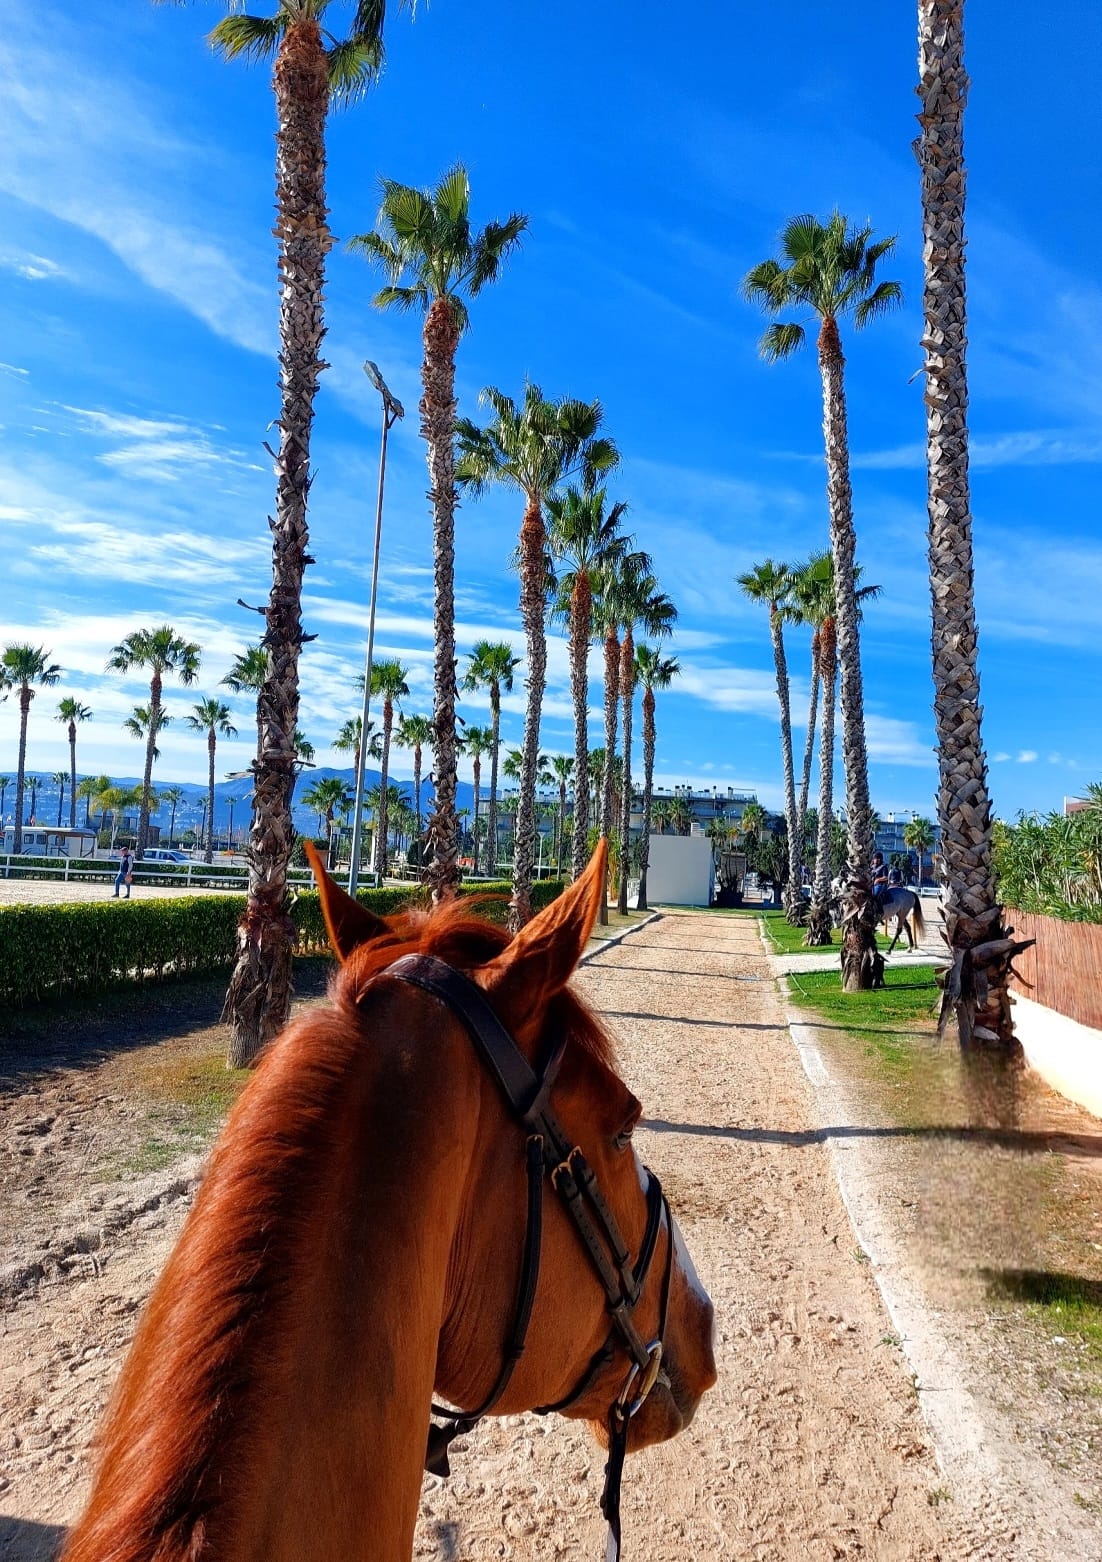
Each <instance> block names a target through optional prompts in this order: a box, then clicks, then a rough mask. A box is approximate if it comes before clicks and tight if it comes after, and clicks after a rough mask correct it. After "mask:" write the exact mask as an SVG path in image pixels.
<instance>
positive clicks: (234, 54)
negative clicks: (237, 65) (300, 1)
mask: <svg viewBox="0 0 1102 1562" xmlns="http://www.w3.org/2000/svg"><path fill="white" fill-rule="evenodd" d="M284 25H285V24H284V21H283V19H282V18H281V17H280V16H249V15H248V14H241V13H238V14H235V15H233V16H224V17H223V18H222V20H221V21H220V22H219V23H218V25H217V26H216V27H212V28H211V31H210V33H209V34H208V35H207V36H208V38H209V40H210V45H211V48H212V49H215V50H216V51H217V52H218V53H219V54H221V55H222V57H223V59H227V60H236V59H239V58H240V57H241V56H242V55H244V57H245V58H246V59H247V60H270V59H271V58H272V56H273V55H274V54H275V52H276V50H277V49H278V48H279V43H280V39H281V38H282V37H283V32H284Z"/></svg>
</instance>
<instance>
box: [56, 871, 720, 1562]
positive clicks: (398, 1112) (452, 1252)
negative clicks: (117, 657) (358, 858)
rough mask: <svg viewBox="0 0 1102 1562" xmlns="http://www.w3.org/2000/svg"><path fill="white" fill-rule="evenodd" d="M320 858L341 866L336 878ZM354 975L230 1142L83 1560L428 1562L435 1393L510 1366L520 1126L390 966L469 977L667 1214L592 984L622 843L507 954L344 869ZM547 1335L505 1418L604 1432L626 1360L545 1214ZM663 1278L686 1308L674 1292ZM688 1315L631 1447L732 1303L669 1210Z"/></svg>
mask: <svg viewBox="0 0 1102 1562" xmlns="http://www.w3.org/2000/svg"><path fill="white" fill-rule="evenodd" d="M316 866H317V865H316ZM319 882H320V887H321V891H322V901H323V906H324V908H325V912H326V921H327V924H328V926H329V931H330V936H331V939H332V941H333V944H334V947H335V949H336V952H337V954H338V956H339V958H340V960H341V967H340V970H339V971H338V973H337V974H336V976H335V977H334V979H333V982H332V987H331V995H330V996H331V1004H330V1006H328V1007H327V1008H324V1009H321V1008H318V1009H314V1010H312V1011H311V1012H309V1013H307V1014H305V1015H303V1016H302V1017H301V1018H299V1019H297V1020H295V1021H294V1022H293V1023H292V1024H291V1025H289V1026H288V1028H287V1029H286V1030H285V1031H284V1032H283V1033H282V1035H281V1036H280V1037H278V1038H277V1040H276V1041H275V1042H274V1043H273V1044H272V1046H271V1048H270V1049H269V1050H268V1052H267V1054H266V1056H265V1057H264V1059H263V1060H262V1062H261V1064H260V1067H259V1068H258V1070H257V1072H256V1074H255V1076H254V1078H253V1079H252V1080H251V1081H250V1082H249V1085H248V1087H247V1088H246V1090H245V1091H244V1093H243V1094H242V1096H241V1099H240V1100H239V1102H238V1103H237V1106H236V1107H235V1108H234V1111H233V1113H232V1114H231V1116H230V1119H229V1122H228V1123H227V1125H226V1128H225V1130H224V1131H223V1134H222V1136H221V1138H220V1140H219V1142H218V1144H217V1146H216V1147H215V1149H214V1151H213V1153H212V1156H211V1159H210V1164H209V1167H208V1169H207V1172H206V1175H205V1177H204V1179H203V1183H202V1186H201V1188H200V1191H199V1194H198V1197H197V1199H196V1203H195V1207H194V1209H193V1210H192V1212H191V1214H190V1216H189V1218H188V1221H187V1223H186V1225H185V1227H184V1230H183V1233H182V1234H181V1237H180V1240H179V1242H178V1244H177V1246H176V1249H175V1251H174V1252H173V1254H172V1256H171V1258H170V1259H169V1262H168V1265H167V1267H166V1269H165V1271H164V1273H163V1274H162V1276H161V1278H160V1280H159V1282H158V1284H157V1286H156V1288H155V1289H154V1292H153V1294H152V1297H151V1298H150V1300H149V1303H148V1305H147V1306H146V1309H145V1312H144V1315H143V1317H142V1320H141V1323H140V1326H139V1329H138V1332H137V1336H136V1338H135V1340H134V1344H133V1346H132V1348H131V1350H130V1354H129V1356H128V1358H127V1361H126V1363H125V1365H124V1367H123V1370H122V1374H121V1378H120V1381H119V1384H118V1387H117V1389H116V1392H115V1397H114V1400H113V1402H112V1405H111V1407H110V1409H109V1411H108V1415H107V1418H106V1421H105V1424H104V1427H103V1429H102V1432H101V1436H100V1440H99V1441H100V1455H99V1463H98V1470H97V1473H96V1478H95V1482H94V1485H93V1488H92V1493H91V1497H90V1500H89V1502H88V1506H87V1509H86V1510H85V1512H84V1514H83V1516H82V1517H81V1518H80V1520H79V1521H78V1522H77V1524H76V1525H75V1527H74V1529H73V1530H72V1532H71V1534H70V1536H69V1539H68V1542H67V1544H66V1546H65V1549H64V1551H63V1553H62V1556H63V1558H64V1562H108V1559H109V1562H351V1559H355V1558H362V1559H364V1562H369V1559H370V1562H408V1559H409V1558H410V1556H411V1553H412V1546H413V1530H414V1523H415V1521H416V1517H417V1507H418V1500H419V1493H420V1487H421V1478H422V1463H423V1460H424V1457H425V1448H426V1434H427V1430H428V1426H429V1404H430V1399H431V1395H432V1392H433V1389H434V1386H435V1389H436V1391H437V1392H438V1393H439V1394H442V1395H443V1396H445V1397H446V1398H447V1399H448V1400H449V1401H451V1402H452V1403H453V1404H455V1405H459V1406H464V1407H472V1406H476V1405H480V1404H481V1403H482V1401H483V1399H484V1398H485V1397H486V1396H487V1393H488V1390H489V1389H490V1387H491V1385H493V1384H494V1383H495V1382H496V1381H497V1380H498V1378H499V1375H500V1368H501V1359H502V1352H503V1349H504V1345H503V1342H504V1341H505V1340H507V1338H508V1337H509V1335H510V1329H511V1326H512V1324H513V1322H514V1316H515V1309H516V1298H517V1285H518V1279H517V1276H518V1270H519V1268H520V1265H521V1254H522V1251H523V1250H524V1249H525V1230H526V1206H527V1204H528V1199H529V1195H528V1194H527V1193H526V1184H525V1175H524V1162H525V1133H524V1130H523V1129H522V1128H521V1127H520V1126H519V1125H518V1123H517V1122H516V1119H515V1118H514V1117H513V1116H512V1115H510V1112H509V1110H508V1107H507V1104H506V1102H505V1100H504V1098H503V1095H502V1092H501V1090H500V1088H499V1086H498V1083H497V1081H496V1080H494V1079H493V1078H491V1076H490V1074H489V1072H488V1070H487V1068H486V1067H485V1066H484V1064H483V1063H482V1061H481V1060H480V1059H479V1057H478V1056H477V1054H476V1051H475V1048H474V1047H473V1046H472V1041H471V1036H470V1034H469V1032H468V1031H467V1030H466V1029H465V1027H464V1024H463V1023H462V1021H461V1020H460V1018H459V1016H458V1014H457V1013H456V1012H455V1011H454V1010H453V1009H452V1008H450V1007H449V1006H448V1005H447V1004H446V1003H444V1002H442V1001H441V999H440V998H439V997H438V996H434V995H433V994H432V993H430V992H427V991H424V990H422V989H421V988H419V987H417V986H413V985H410V983H409V982H408V981H405V980H401V979H399V977H398V976H397V975H390V974H388V969H387V968H388V967H389V966H390V965H391V964H392V963H393V962H395V961H397V960H398V959H400V958H401V957H403V956H406V955H410V954H418V955H421V956H424V955H432V956H436V957H437V958H438V959H439V960H441V961H445V962H447V963H448V965H450V966H451V967H453V968H454V969H456V970H459V971H462V972H464V973H465V974H466V976H467V978H468V979H469V980H470V982H471V983H473V984H474V985H475V986H476V987H477V988H478V989H480V990H481V993H482V994H484V995H485V998H486V999H487V1000H488V1003H489V1005H490V1007H491V1008H492V1010H493V1011H494V1013H495V1014H496V1015H497V1017H498V1019H499V1020H500V1021H501V1023H502V1024H503V1025H504V1027H505V1029H506V1030H507V1031H508V1032H509V1033H510V1034H511V1036H512V1038H513V1041H514V1042H515V1043H516V1047H517V1048H518V1049H519V1051H520V1053H521V1054H522V1055H523V1057H524V1058H525V1059H527V1060H528V1061H529V1063H531V1064H532V1066H533V1067H535V1066H536V1065H537V1063H538V1061H539V1060H541V1059H546V1058H547V1057H548V1056H550V1055H553V1054H555V1055H557V1054H558V1053H559V1052H560V1050H561V1059H560V1058H559V1057H558V1056H556V1061H557V1062H558V1071H557V1075H556V1077H555V1082H554V1090H553V1103H554V1111H555V1114H556V1115H557V1119H558V1121H559V1123H561V1125H562V1127H563V1131H564V1133H565V1134H566V1135H568V1136H569V1142H570V1143H571V1144H577V1145H580V1146H581V1147H582V1149H583V1150H584V1153H585V1156H586V1157H587V1158H588V1161H589V1163H590V1165H591V1166H592V1168H593V1170H594V1171H595V1173H596V1175H597V1178H598V1180H599V1183H600V1187H601V1190H602V1192H603V1194H604V1198H605V1200H606V1201H607V1204H608V1206H609V1207H610V1208H611V1211H612V1215H613V1217H614V1219H615V1222H616V1224H618V1225H619V1227H620V1229H621V1231H622V1232H623V1233H624V1239H625V1242H626V1243H627V1244H628V1245H629V1247H630V1249H631V1251H632V1252H634V1253H638V1252H639V1251H640V1244H641V1242H643V1241H644V1240H645V1233H646V1232H647V1230H648V1227H649V1224H650V1223H649V1220H648V1204H649V1202H650V1201H649V1200H648V1198H647V1197H645V1195H644V1187H645V1178H646V1174H645V1173H644V1171H643V1169H642V1167H641V1165H640V1163H639V1161H638V1160H637V1158H636V1155H635V1152H634V1150H633V1149H632V1146H631V1142H630V1136H631V1131H632V1128H633V1127H634V1125H635V1123H636V1122H637V1121H638V1119H639V1116H640V1111H641V1107H640V1103H639V1102H638V1101H637V1100H636V1098H635V1097H634V1096H633V1095H632V1093H631V1091H630V1090H628V1088H627V1086H626V1085H624V1083H623V1082H622V1081H621V1080H620V1079H619V1078H618V1076H617V1074H616V1073H615V1071H614V1068H613V1064H612V1049H611V1043H610V1041H609V1038H608V1037H607V1035H606V1034H605V1033H604V1031H603V1030H602V1029H601V1027H600V1025H599V1023H598V1022H597V1020H596V1019H595V1017H594V1016H593V1014H592V1013H591V1012H590V1011H589V1010H588V1009H587V1008H586V1007H585V1006H584V1005H583V1004H582V1003H581V1001H580V1000H579V999H578V998H577V997H576V996H575V995H574V994H573V993H572V992H571V991H570V990H569V989H568V988H567V982H568V980H569V978H570V975H571V973H572V972H573V970H574V967H575V965H576V964H577V961H578V959H579V957H580V955H581V953H582V951H583V950H584V948H585V945H586V941H587V939H588V937H589V934H590V932H591V930H592V927H593V923H594V920H595V918H596V915H597V909H598V906H599V903H600V900H601V897H602V896H603V894H604V886H605V850H604V847H603V846H602V847H600V848H598V851H597V853H596V854H595V856H594V859H593V861H592V862H591V863H590V866H589V868H588V869H587V870H586V872H585V874H584V875H583V876H582V877H581V878H580V879H579V880H578V881H577V883H575V884H574V885H573V886H571V887H570V888H569V889H567V890H566V891H565V892H564V894H563V895H561V896H560V897H559V899H558V900H556V901H555V902H553V903H552V904H551V905H550V906H548V907H547V908H546V909H545V910H544V911H542V912H541V913H540V914H539V915H538V916H537V917H535V918H534V919H533V920H532V921H531V922H529V923H528V925H527V926H526V927H525V928H524V929H523V930H522V931H521V932H520V933H519V934H518V935H517V936H516V937H515V938H514V939H513V940H512V941H511V942H510V941H509V940H508V938H507V935H505V934H504V933H503V932H501V931H500V930H499V929H498V928H496V927H494V926H493V925H491V924H490V923H488V922H484V921H480V920H477V919H475V918H473V917H472V916H471V914H470V911H469V908H467V909H465V908H464V906H463V905H462V903H461V902H459V903H457V902H452V903H450V904H447V905H444V906H441V907H439V908H437V909H435V910H433V911H430V912H423V911H415V912H406V913H403V914H401V915H399V916H397V917H394V918H392V919H389V920H388V921H385V922H384V921H381V920H380V919H378V918H376V917H374V916H372V915H371V914H370V913H369V912H367V911H366V910H364V909H363V908H362V907H361V906H359V905H357V903H356V902H355V901H353V900H351V899H350V898H349V897H348V896H346V895H344V893H343V892H342V891H341V890H339V889H337V887H336V886H335V885H333V884H332V882H331V881H329V880H328V879H326V878H325V877H324V876H321V877H320V879H319ZM545 1202H546V1212H545V1215H544V1218H543V1229H542V1254H541V1256H540V1260H539V1266H538V1276H539V1278H538V1284H537V1285H536V1288H535V1294H534V1299H533V1305H532V1310H531V1322H530V1328H529V1330H528V1337H527V1349H526V1350H525V1351H524V1353H523V1354H522V1355H521V1356H520V1358H519V1360H518V1361H517V1363H516V1366H515V1370H514V1371H513V1373H512V1375H511V1377H510V1378H509V1381H508V1385H507V1388H506V1390H505V1392H504V1394H503V1395H502V1397H501V1399H500V1401H499V1402H498V1403H497V1404H496V1405H495V1406H494V1413H495V1414H502V1415H510V1414H516V1413H517V1412H520V1411H525V1410H530V1409H532V1408H534V1407H536V1406H545V1405H554V1404H555V1403H556V1402H557V1401H560V1400H563V1399H566V1398H569V1397H570V1396H571V1395H572V1394H574V1393H576V1392H577V1390H578V1386H579V1384H580V1385H581V1388H582V1392H581V1393H580V1396H579V1397H577V1398H576V1399H574V1401H573V1402H572V1403H571V1404H570V1405H569V1408H568V1409H567V1411H566V1413H567V1414H569V1415H571V1416H574V1417H581V1418H584V1419H588V1420H590V1421H592V1422H596V1423H603V1422H605V1420H606V1418H607V1416H608V1413H609V1406H610V1403H612V1402H614V1401H615V1400H616V1396H617V1392H618V1390H619V1389H620V1386H621V1385H622V1384H623V1383H624V1380H625V1375H626V1373H627V1371H628V1368H629V1366H630V1362H629V1360H628V1357H627V1355H626V1353H625V1350H624V1349H623V1348H622V1347H621V1346H619V1344H617V1345H616V1348H615V1349H614V1350H609V1352H608V1353H607V1354H608V1357H609V1358H610V1359H608V1360H607V1362H606V1363H605V1364H603V1365H601V1366H600V1369H599V1370H598V1371H597V1372H596V1375H595V1376H592V1377H589V1376H587V1370H590V1371H591V1363H592V1362H593V1361H594V1360H595V1359H596V1360H597V1361H598V1362H600V1360H601V1358H600V1350H601V1346H602V1345H603V1344H604V1343H605V1341H606V1340H608V1339H609V1313H608V1311H607V1309H606V1298H605V1294H604V1292H603V1290H602V1288H601V1285H600V1284H599V1283H598V1281H597V1278H596V1275H595V1273H594V1268H593V1264H592V1260H591V1257H590V1254H589V1253H588V1252H587V1251H586V1249H585V1247H584V1246H583V1243H582V1242H580V1241H579V1240H578V1235H577V1233H576V1231H575V1230H574V1228H573V1226H572V1225H571V1223H570V1220H569V1218H568V1215H567V1213H566V1212H565V1211H564V1209H563V1207H562V1206H561V1205H560V1202H559V1200H558V1199H557V1198H555V1197H553V1196H552V1197H549V1198H547V1200H546V1201H545ZM663 1292H665V1295H663ZM663 1309H664V1310H665V1315H666V1316H665V1330H664V1333H665V1339H664V1347H665V1354H664V1356H663V1372H662V1374H661V1375H660V1377H659V1379H658V1382H657V1383H656V1385H655V1387H654V1389H653V1392H651V1393H650V1395H649V1396H648V1397H647V1399H646V1400H645V1402H644V1403H643V1404H642V1406H641V1408H640V1409H639V1411H638V1414H637V1415H635V1416H634V1418H633V1419H632V1420H631V1421H630V1422H628V1423H627V1442H628V1447H629V1448H630V1449H636V1448H641V1447H644V1446H645V1445H646V1444H648V1443H655V1442H658V1441H660V1440H662V1439H664V1438H669V1437H672V1436H674V1435H675V1434H676V1433H677V1432H679V1431H680V1430H681V1429H682V1428H683V1427H684V1426H686V1425H687V1424H688V1422H689V1421H690V1420H691V1418H692V1415H693V1412H694V1410H695V1409H696V1405H697V1402H698V1400H699V1399H700V1396H701V1395H702V1394H703V1393H704V1392H705V1390H706V1389H708V1388H709V1387H710V1386H711V1385H712V1383H713V1382H714V1381H715V1365H714V1361H713V1358H712V1309H711V1304H710V1302H709V1301H708V1298H707V1296H706V1295H705V1294H704V1293H703V1291H702V1290H701V1288H700V1286H699V1282H697V1281H696V1278H695V1275H694V1272H693V1268H692V1263H691V1261H690V1260H689V1258H688V1254H687V1252H686V1250H685V1248H684V1245H683V1243H682V1241H681V1239H680V1234H679V1233H678V1231H677V1227H676V1224H675V1223H674V1222H673V1219H672V1216H669V1215H668V1213H667V1214H665V1215H663V1217H662V1220H661V1225H660V1228H659V1231H658V1235H657V1245H656V1255H655V1261H654V1263H653V1265H652V1266H651V1273H650V1276H649V1278H648V1280H647V1281H646V1283H645V1284H644V1285H643V1287H642V1293H641V1295H640V1298H639V1301H638V1306H637V1309H636V1313H635V1320H636V1324H637V1327H638V1329H639V1330H640V1332H641V1333H642V1335H643V1337H644V1338H648V1337H650V1335H653V1334H655V1333H656V1332H658V1330H659V1328H660V1322H659V1315H660V1313H661V1312H662V1311H663Z"/></svg>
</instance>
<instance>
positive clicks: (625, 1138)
mask: <svg viewBox="0 0 1102 1562" xmlns="http://www.w3.org/2000/svg"><path fill="white" fill-rule="evenodd" d="M634 1128H635V1124H634V1123H629V1124H628V1125H627V1127H626V1128H621V1129H620V1132H619V1133H618V1134H617V1135H616V1137H615V1138H614V1139H613V1141H612V1143H613V1146H614V1147H615V1148H616V1149H617V1150H626V1149H627V1148H628V1147H629V1145H630V1144H631V1136H632V1132H633V1131H634Z"/></svg>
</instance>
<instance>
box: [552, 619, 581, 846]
mask: <svg viewBox="0 0 1102 1562" xmlns="http://www.w3.org/2000/svg"><path fill="white" fill-rule="evenodd" d="M588 643H589V637H588V636H587V637H586V644H587V645H588ZM576 762H577V761H576V758H575V757H572V756H571V755H570V754H554V755H552V758H551V774H552V775H553V776H554V778H555V780H556V781H557V782H558V784H559V812H558V818H557V821H556V827H555V863H556V866H557V867H558V871H559V872H560V873H561V872H562V853H563V844H564V837H565V834H566V789H567V787H568V786H569V785H570V783H571V781H572V780H573V779H574V766H575V764H576ZM577 816H578V795H577V793H576V792H575V794H574V819H575V825H576V824H577Z"/></svg>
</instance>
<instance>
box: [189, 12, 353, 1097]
mask: <svg viewBox="0 0 1102 1562" xmlns="http://www.w3.org/2000/svg"><path fill="white" fill-rule="evenodd" d="M273 85H274V89H275V97H276V111H277V119H278V129H277V131H276V204H277V210H278V216H277V219H276V229H275V232H276V236H277V238H278V240H279V278H280V308H279V341H280V349H279V363H280V383H281V391H282V401H281V407H280V415H279V421H278V427H279V451H278V454H277V455H276V456H275V471H276V505H275V511H276V513H275V518H274V519H269V526H270V527H271V532H272V586H271V592H270V594H269V597H268V605H267V608H266V610H265V614H264V617H265V626H266V627H265V632H264V636H263V642H262V643H263V645H264V649H265V650H266V651H267V653H268V666H267V671H266V673H265V677H264V683H263V685H262V687H261V689H260V692H259V694H258V696H257V724H258V728H259V732H260V746H259V752H258V755H257V766H256V791H255V799H254V806H253V820H252V825H251V828H250V844H249V901H248V906H247V909H246V911H245V917H244V920H243V921H242V923H241V927H240V933H239V952H238V958H237V965H236V967H235V969H234V972H233V975H232V977H231V978H230V986H229V991H228V992H227V994H226V1004H225V1009H224V1011H223V1016H224V1018H225V1019H226V1020H227V1021H228V1022H229V1023H230V1025H231V1027H232V1036H231V1040H230V1054H229V1063H230V1066H231V1067H235V1068H240V1067H244V1066H245V1065H248V1064H251V1063H253V1062H255V1060H256V1058H257V1055H258V1054H259V1052H260V1051H261V1049H262V1048H263V1047H264V1046H265V1045H266V1044H267V1043H268V1042H269V1041H270V1040H271V1039H272V1038H273V1037H274V1036H275V1035H277V1034H278V1032H279V1031H280V1030H281V1029H282V1027H283V1026H284V1025H285V1024H286V1022H287V1018H288V1015H289V1013H290V1008H291V953H292V945H293V941H294V925H293V923H292V922H291V918H290V915H289V913H288V902H287V867H288V864H289V862H290V858H291V848H292V846H293V845H294V838H295V831H294V821H293V819H292V816H291V804H290V797H291V788H292V785H293V781H294V767H295V729H296V727H297V724H298V703H299V692H298V659H299V651H300V648H301V646H302V642H303V632H302V578H303V574H304V572H305V569H306V565H307V564H308V563H309V562H310V559H309V555H308V554H307V551H306V550H307V545H308V541H309V532H308V527H307V515H306V506H307V499H308V496H309V492H310V434H311V430H312V428H313V421H314V398H315V395H316V393H317V387H318V376H319V375H320V373H321V371H322V369H323V368H325V367H326V365H325V363H324V361H323V360H322V357H321V352H320V349H321V343H322V338H323V337H324V335H325V321H324V308H323V299H324V287H325V257H326V254H327V253H328V251H329V249H330V248H331V247H332V244H333V236H332V234H331V233H330V231H329V226H328V223H327V222H326V217H327V215H328V210H327V207H326V204H325V119H326V113H327V111H328V107H329V82H328V62H327V60H326V56H325V49H324V47H323V45H322V38H321V32H320V29H319V27H318V24H317V22H316V21H314V20H313V19H312V18H311V19H307V20H304V21H298V22H295V23H293V24H292V25H291V26H290V27H289V28H288V30H287V32H286V34H285V36H284V40H283V43H282V45H281V46H280V50H279V54H278V56H277V59H276V64H275V70H274V72H273ZM212 824H213V821H212Z"/></svg>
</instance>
